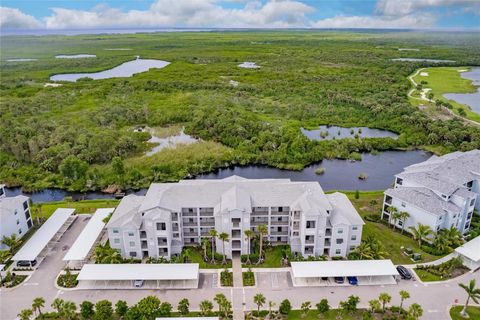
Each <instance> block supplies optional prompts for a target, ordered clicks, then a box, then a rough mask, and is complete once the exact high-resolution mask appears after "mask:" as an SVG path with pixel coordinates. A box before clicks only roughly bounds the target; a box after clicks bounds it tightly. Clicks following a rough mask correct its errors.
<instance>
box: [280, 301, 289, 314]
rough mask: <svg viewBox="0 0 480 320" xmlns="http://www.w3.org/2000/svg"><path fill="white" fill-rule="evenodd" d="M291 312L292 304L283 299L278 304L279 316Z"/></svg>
mask: <svg viewBox="0 0 480 320" xmlns="http://www.w3.org/2000/svg"><path fill="white" fill-rule="evenodd" d="M291 310H292V304H291V303H290V300H288V299H285V300H283V301H282V302H281V303H280V307H279V311H280V313H281V314H289V313H290V311H291Z"/></svg>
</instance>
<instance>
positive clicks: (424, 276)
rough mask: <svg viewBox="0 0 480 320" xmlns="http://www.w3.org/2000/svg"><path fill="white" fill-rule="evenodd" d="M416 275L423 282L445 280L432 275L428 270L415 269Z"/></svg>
mask: <svg viewBox="0 0 480 320" xmlns="http://www.w3.org/2000/svg"><path fill="white" fill-rule="evenodd" d="M415 273H416V274H417V276H418V277H419V278H420V280H422V281H423V282H429V281H442V280H443V279H442V278H440V276H437V275H436V274H433V273H430V272H428V271H427V270H421V269H417V268H415Z"/></svg>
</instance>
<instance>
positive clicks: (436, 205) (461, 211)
mask: <svg viewBox="0 0 480 320" xmlns="http://www.w3.org/2000/svg"><path fill="white" fill-rule="evenodd" d="M479 197H480V150H472V151H469V152H453V153H450V154H447V155H444V156H441V157H438V156H432V157H431V158H429V159H428V160H426V161H424V162H421V163H418V164H414V165H411V166H408V167H406V168H405V169H404V171H403V172H401V173H399V174H397V175H396V176H395V185H394V187H393V188H391V189H388V190H386V191H385V197H384V203H383V208H382V218H383V219H384V220H385V221H389V222H390V223H391V224H393V223H394V224H395V225H396V226H397V227H399V228H404V229H405V230H406V231H409V227H415V226H417V225H418V224H419V223H421V224H424V225H428V226H430V228H431V229H432V230H433V231H434V232H438V231H440V230H442V229H449V228H451V227H455V228H457V229H458V230H459V231H460V232H461V233H463V234H465V233H466V232H468V230H469V229H470V223H471V221H472V217H473V215H474V209H475V208H476V209H477V210H480V200H479ZM390 207H395V208H396V209H397V211H399V212H400V211H405V212H408V214H409V215H410V217H409V218H408V219H406V220H405V221H401V220H395V219H392V217H391V214H390V209H389V208H390Z"/></svg>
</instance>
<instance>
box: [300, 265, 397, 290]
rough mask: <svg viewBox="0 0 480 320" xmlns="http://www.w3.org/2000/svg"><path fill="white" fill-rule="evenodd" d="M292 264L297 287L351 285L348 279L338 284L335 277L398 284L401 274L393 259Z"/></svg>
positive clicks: (364, 282) (376, 283) (382, 283)
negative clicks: (398, 277) (397, 279)
mask: <svg viewBox="0 0 480 320" xmlns="http://www.w3.org/2000/svg"><path fill="white" fill-rule="evenodd" d="M291 265H292V269H291V276H292V283H293V285H294V286H295V287H307V286H338V285H347V286H348V285H349V284H348V281H347V280H346V279H345V282H344V283H343V284H336V283H335V282H334V279H333V278H334V277H357V279H358V285H386V284H396V283H397V281H396V279H395V277H396V276H398V275H399V274H398V271H397V269H396V268H395V266H394V265H393V263H392V261H391V260H348V261H343V260H340V261H307V262H292V263H291ZM322 278H327V279H326V280H324V279H322Z"/></svg>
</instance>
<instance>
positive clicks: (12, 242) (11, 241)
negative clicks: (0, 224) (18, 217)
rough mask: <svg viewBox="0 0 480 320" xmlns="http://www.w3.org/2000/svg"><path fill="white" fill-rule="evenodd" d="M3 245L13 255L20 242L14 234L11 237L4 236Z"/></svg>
mask: <svg viewBox="0 0 480 320" xmlns="http://www.w3.org/2000/svg"><path fill="white" fill-rule="evenodd" d="M2 243H3V244H4V245H6V246H7V247H8V250H10V252H12V253H13V252H14V251H15V249H16V248H17V247H18V245H19V244H20V240H19V239H17V235H16V234H15V233H13V234H12V235H11V236H10V237H6V236H3V239H2Z"/></svg>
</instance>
